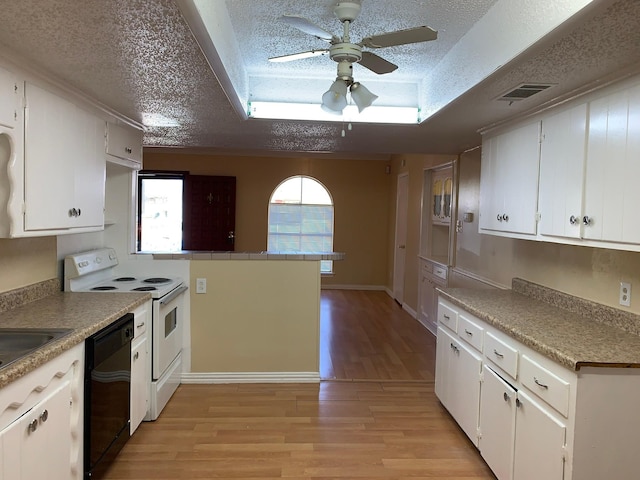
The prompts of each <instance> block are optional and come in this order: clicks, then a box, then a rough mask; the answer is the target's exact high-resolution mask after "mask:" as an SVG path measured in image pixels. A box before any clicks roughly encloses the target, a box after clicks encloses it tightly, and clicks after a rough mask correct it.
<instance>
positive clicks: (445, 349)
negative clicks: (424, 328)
mask: <svg viewBox="0 0 640 480" xmlns="http://www.w3.org/2000/svg"><path fill="white" fill-rule="evenodd" d="M481 368H482V360H481V358H480V357H479V356H478V355H476V354H475V353H473V352H471V351H470V350H469V349H468V348H467V347H465V346H464V345H462V343H460V342H459V341H458V340H457V339H455V338H454V337H452V336H451V335H450V334H449V333H448V332H446V331H445V330H444V329H443V328H442V327H438V337H437V344H436V383H435V388H436V395H437V396H438V398H439V399H440V401H441V402H442V404H443V405H444V406H445V407H446V408H447V410H449V413H450V414H451V416H452V417H453V418H454V419H455V420H456V422H458V425H460V428H462V430H463V431H464V432H465V433H466V434H467V436H468V437H469V438H470V439H471V441H472V442H473V443H474V445H476V446H477V445H478V415H479V405H480V369H481Z"/></svg>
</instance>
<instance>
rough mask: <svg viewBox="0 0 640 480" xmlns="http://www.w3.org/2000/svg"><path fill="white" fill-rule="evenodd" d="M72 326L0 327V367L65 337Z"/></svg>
mask: <svg viewBox="0 0 640 480" xmlns="http://www.w3.org/2000/svg"><path fill="white" fill-rule="evenodd" d="M71 330H72V329H71V328H0V368H2V367H6V366H7V365H9V364H10V363H12V362H15V361H16V360H19V359H20V358H22V357H24V356H26V355H28V354H29V353H31V352H33V351H34V350H37V349H38V348H40V347H43V346H45V345H46V344H48V343H50V342H53V341H54V340H57V339H59V338H61V337H64V336H65V335H67V334H68V333H69V332H71Z"/></svg>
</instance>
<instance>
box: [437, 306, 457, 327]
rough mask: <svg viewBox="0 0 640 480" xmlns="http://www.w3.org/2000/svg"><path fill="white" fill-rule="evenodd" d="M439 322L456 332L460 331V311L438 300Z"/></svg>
mask: <svg viewBox="0 0 640 480" xmlns="http://www.w3.org/2000/svg"><path fill="white" fill-rule="evenodd" d="M438 323H439V324H440V325H446V326H447V327H449V328H450V329H451V330H453V331H454V332H457V331H458V312H457V311H456V310H454V309H453V308H451V307H449V306H448V305H447V304H445V303H442V302H438Z"/></svg>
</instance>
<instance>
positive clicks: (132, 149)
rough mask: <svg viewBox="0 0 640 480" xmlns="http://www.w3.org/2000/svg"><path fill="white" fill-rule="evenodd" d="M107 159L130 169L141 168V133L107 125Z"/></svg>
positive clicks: (131, 128)
mask: <svg viewBox="0 0 640 480" xmlns="http://www.w3.org/2000/svg"><path fill="white" fill-rule="evenodd" d="M106 151H107V155H108V157H107V159H108V160H109V161H110V162H113V163H118V164H120V165H124V166H127V167H130V168H134V169H136V170H139V169H140V168H142V131H141V130H138V129H135V128H133V127H129V126H126V125H116V124H114V123H107V150H106Z"/></svg>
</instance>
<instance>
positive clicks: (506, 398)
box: [502, 392, 511, 402]
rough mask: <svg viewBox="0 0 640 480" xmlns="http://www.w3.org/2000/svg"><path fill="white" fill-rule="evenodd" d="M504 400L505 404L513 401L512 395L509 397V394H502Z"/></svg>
mask: <svg viewBox="0 0 640 480" xmlns="http://www.w3.org/2000/svg"><path fill="white" fill-rule="evenodd" d="M502 398H504V401H505V402H508V401H509V400H511V395H509V394H508V393H507V392H504V393H503V394H502Z"/></svg>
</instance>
